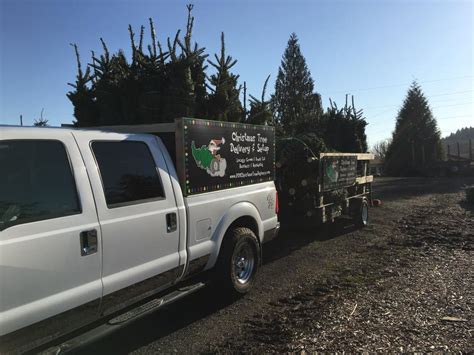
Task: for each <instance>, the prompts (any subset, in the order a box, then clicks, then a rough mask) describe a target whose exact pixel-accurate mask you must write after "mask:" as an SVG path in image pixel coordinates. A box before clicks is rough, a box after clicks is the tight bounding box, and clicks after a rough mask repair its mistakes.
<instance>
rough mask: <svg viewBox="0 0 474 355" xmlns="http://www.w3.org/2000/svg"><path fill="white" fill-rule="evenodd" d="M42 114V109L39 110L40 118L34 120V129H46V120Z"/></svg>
mask: <svg viewBox="0 0 474 355" xmlns="http://www.w3.org/2000/svg"><path fill="white" fill-rule="evenodd" d="M43 112H44V108H43V109H41V115H40V118H38V119H37V120H35V121H34V122H33V126H35V127H48V126H49V125H48V120H46V119H44V118H43Z"/></svg>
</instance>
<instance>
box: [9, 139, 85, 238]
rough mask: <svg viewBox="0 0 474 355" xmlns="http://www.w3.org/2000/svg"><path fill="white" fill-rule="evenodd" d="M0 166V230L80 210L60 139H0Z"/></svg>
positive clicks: (68, 164) (72, 178) (66, 157)
mask: <svg viewBox="0 0 474 355" xmlns="http://www.w3.org/2000/svg"><path fill="white" fill-rule="evenodd" d="M0 166H1V173H0V230H4V229H5V228H8V227H10V226H12V225H16V224H22V223H28V222H33V221H40V220H45V219H51V218H57V217H63V216H68V215H72V214H78V213H81V208H80V204H79V200H78V196H77V190H76V185H75V182H74V177H73V174H72V171H71V165H70V163H69V159H68V156H67V153H66V149H65V147H64V145H63V143H61V142H59V141H55V140H7V141H0Z"/></svg>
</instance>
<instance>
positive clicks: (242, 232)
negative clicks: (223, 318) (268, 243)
mask: <svg viewBox="0 0 474 355" xmlns="http://www.w3.org/2000/svg"><path fill="white" fill-rule="evenodd" d="M222 243H223V244H222V248H221V252H220V254H219V259H218V261H217V264H216V274H217V281H218V283H219V286H222V287H223V288H224V289H225V290H226V291H228V292H229V293H230V294H231V295H234V296H238V295H243V294H245V293H247V292H248V291H249V290H250V289H251V287H252V285H253V282H254V279H255V275H256V273H257V269H258V267H259V263H260V245H259V243H258V240H257V237H256V236H255V234H254V233H253V232H252V230H250V229H249V228H243V227H240V228H235V229H233V230H231V231H229V232H228V235H226V236H225V238H224V241H223V242H222Z"/></svg>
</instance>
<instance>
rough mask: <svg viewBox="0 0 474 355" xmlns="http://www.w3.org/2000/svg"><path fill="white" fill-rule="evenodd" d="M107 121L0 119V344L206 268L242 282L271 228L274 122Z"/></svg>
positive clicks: (118, 305) (93, 316) (239, 288)
mask: <svg viewBox="0 0 474 355" xmlns="http://www.w3.org/2000/svg"><path fill="white" fill-rule="evenodd" d="M111 130H114V131H115V132H112V131H106V130H104V129H99V130H88V129H81V130H80V129H67V128H26V127H0V167H1V172H0V336H1V337H0V351H1V352H3V351H7V352H8V351H14V352H16V351H18V352H23V351H26V350H28V349H31V348H32V347H33V348H38V347H40V348H41V346H44V344H49V343H51V341H53V340H54V339H57V338H58V337H61V336H62V337H64V336H65V334H70V333H71V332H73V331H76V333H77V330H78V329H88V328H87V326H90V325H91V324H92V323H94V324H97V323H99V324H100V323H101V322H102V321H104V322H105V321H107V322H108V324H113V323H114V319H118V321H117V322H119V321H120V322H121V321H123V320H124V319H126V318H127V317H129V316H130V314H133V312H132V313H130V309H133V308H132V307H136V306H137V305H139V306H140V305H141V307H142V308H141V310H142V311H143V309H149V308H152V307H151V306H147V304H148V305H161V304H163V303H166V301H167V300H171V299H173V300H174V299H177V298H179V297H180V296H181V295H185V294H187V293H189V292H192V291H194V290H196V289H197V288H199V287H201V286H202V285H203V283H196V284H191V285H189V283H186V282H185V283H184V284H183V280H189V279H190V276H193V275H195V274H198V273H201V272H203V271H206V270H211V269H212V274H213V275H216V279H217V280H218V282H219V283H220V284H221V286H222V287H223V288H225V289H226V290H227V291H229V292H230V293H234V294H243V293H246V292H247V291H248V290H249V288H250V287H251V286H252V282H253V280H254V276H255V272H256V271H257V268H258V266H259V263H260V260H261V247H262V244H263V243H264V242H266V241H267V240H269V239H271V238H273V237H274V236H275V235H276V233H277V232H278V228H279V223H278V218H277V209H278V200H277V195H276V190H275V185H274V182H273V179H274V131H273V129H272V128H271V127H266V126H250V125H243V124H235V123H225V122H215V121H205V120H195V119H179V120H176V122H175V123H173V124H163V125H146V126H128V127H124V126H122V127H115V128H111ZM117 131H125V132H128V133H120V132H117ZM130 132H131V133H130ZM134 132H150V133H154V134H142V133H134ZM160 137H161V138H160ZM165 145H166V146H165ZM193 279H194V278H193ZM180 285H181V286H180ZM182 285H185V286H186V287H183V286H182ZM180 287H181V288H180ZM166 295H168V298H167V296H166ZM157 297H159V298H157ZM150 302H151V303H150ZM144 305H145V306H144ZM143 307H144V308H143ZM124 312H128V313H124ZM124 314H125V315H124ZM117 317H118V318H117ZM120 317H121V318H120ZM53 342H54V341H53Z"/></svg>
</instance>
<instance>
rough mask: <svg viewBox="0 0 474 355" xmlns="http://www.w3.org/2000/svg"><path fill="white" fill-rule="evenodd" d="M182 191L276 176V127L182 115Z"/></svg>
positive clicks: (236, 184)
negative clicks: (183, 116)
mask: <svg viewBox="0 0 474 355" xmlns="http://www.w3.org/2000/svg"><path fill="white" fill-rule="evenodd" d="M180 126H181V127H180V128H181V130H182V138H181V140H182V144H183V147H182V148H183V150H182V152H183V154H184V167H183V168H184V174H183V175H184V183H182V184H183V186H184V192H185V194H186V195H187V196H189V195H193V194H197V193H203V192H208V191H216V190H221V189H225V188H229V187H237V186H242V185H249V184H254V183H259V182H263V181H273V180H274V178H275V130H274V128H273V127H271V126H257V125H247V124H241V123H233V122H220V121H208V120H199V119H194V118H183V119H182V120H181V122H180Z"/></svg>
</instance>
